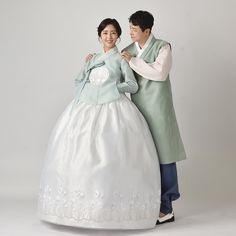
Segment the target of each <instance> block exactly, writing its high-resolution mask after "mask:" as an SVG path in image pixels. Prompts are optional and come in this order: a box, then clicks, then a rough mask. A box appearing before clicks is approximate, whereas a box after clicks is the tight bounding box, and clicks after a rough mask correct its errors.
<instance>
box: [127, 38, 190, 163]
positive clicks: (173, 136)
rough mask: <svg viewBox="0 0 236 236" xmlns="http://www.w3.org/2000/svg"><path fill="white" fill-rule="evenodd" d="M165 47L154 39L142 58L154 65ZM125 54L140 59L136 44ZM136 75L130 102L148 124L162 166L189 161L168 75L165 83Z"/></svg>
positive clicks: (163, 43)
mask: <svg viewBox="0 0 236 236" xmlns="http://www.w3.org/2000/svg"><path fill="white" fill-rule="evenodd" d="M165 44H167V42H165V41H163V40H160V39H155V38H154V37H153V39H152V40H151V42H150V44H149V46H148V47H147V48H146V49H145V50H144V52H143V54H142V55H141V57H140V58H142V59H143V60H144V61H145V62H147V63H153V62H154V61H155V60H156V58H157V56H158V53H159V50H160V48H161V47H162V46H164V45H165ZM123 51H128V52H129V53H131V55H132V56H137V54H138V52H137V49H136V45H135V44H134V43H133V44H131V45H129V46H128V47H127V48H125V49H124V50H123ZM134 75H135V77H136V80H137V82H138V85H139V90H138V92H137V93H136V94H132V95H131V99H132V101H133V102H134V103H135V104H136V106H137V107H138V109H139V110H140V111H141V113H142V114H143V116H144V117H145V119H146V121H147V123H148V125H149V128H150V131H151V133H152V136H153V139H154V142H155V145H156V148H157V152H158V155H159V161H160V164H169V163H173V162H176V161H181V160H184V159H186V154H185V150H184V146H183V142H182V139H181V136H180V132H179V128H178V124H177V120H176V116H175V110H174V106H173V101H172V92H171V84H170V79H169V75H168V77H167V79H166V80H165V81H152V80H148V79H145V78H144V77H142V76H141V75H139V74H137V73H136V72H134Z"/></svg>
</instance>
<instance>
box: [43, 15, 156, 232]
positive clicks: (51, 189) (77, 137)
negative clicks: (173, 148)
mask: <svg viewBox="0 0 236 236" xmlns="http://www.w3.org/2000/svg"><path fill="white" fill-rule="evenodd" d="M120 35H121V28H120V25H119V23H118V22H117V21H116V20H115V19H110V18H107V19H105V20H103V21H102V22H101V23H100V25H99V27H98V36H99V38H100V40H101V42H102V44H103V51H102V52H101V53H98V54H96V55H95V56H94V57H93V58H92V59H91V60H90V61H88V62H87V63H86V65H85V66H84V68H83V70H82V71H81V73H80V74H79V76H78V77H77V78H76V80H75V82H76V83H75V87H76V96H75V99H73V101H72V102H71V103H70V104H69V105H68V107H67V108H66V110H65V111H64V112H63V113H62V115H61V116H60V117H59V119H58V121H57V123H56V125H55V127H54V130H53V132H52V134H51V138H50V141H49V145H48V151H47V157H46V159H45V163H44V168H43V172H42V176H41V183H40V191H39V216H40V218H41V219H42V220H45V221H48V222H52V223H56V224H62V225H69V226H76V227H85V228H102V229H144V228H153V227H155V223H156V220H157V218H158V213H159V206H160V176H159V175H160V173H159V163H158V157H157V154H156V149H155V146H154V143H153V140H152V137H151V134H150V131H149V129H148V126H147V124H146V122H145V120H144V118H143V116H142V115H141V113H140V112H139V111H138V109H137V108H136V106H135V105H134V104H133V103H132V102H131V101H130V100H129V99H128V98H127V97H126V96H125V94H124V93H125V92H127V93H135V92H136V91H137V89H138V87H137V83H136V81H135V78H134V75H133V72H132V70H131V69H130V67H129V65H128V63H127V62H126V61H125V60H124V59H122V58H121V56H120V54H119V52H118V49H117V47H116V42H117V39H118V38H119V37H120Z"/></svg>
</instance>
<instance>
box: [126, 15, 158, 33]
mask: <svg viewBox="0 0 236 236" xmlns="http://www.w3.org/2000/svg"><path fill="white" fill-rule="evenodd" d="M129 22H130V23H132V24H133V25H135V26H139V27H140V28H141V30H142V31H144V30H145V29H150V31H151V30H152V26H153V22H154V17H153V15H152V14H151V13H150V12H147V11H136V12H135V13H134V14H132V15H131V16H130V17H129Z"/></svg>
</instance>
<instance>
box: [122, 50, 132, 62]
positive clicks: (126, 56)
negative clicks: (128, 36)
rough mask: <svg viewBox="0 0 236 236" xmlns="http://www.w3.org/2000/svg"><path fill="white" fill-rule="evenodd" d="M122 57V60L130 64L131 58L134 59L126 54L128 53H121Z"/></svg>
mask: <svg viewBox="0 0 236 236" xmlns="http://www.w3.org/2000/svg"><path fill="white" fill-rule="evenodd" d="M121 56H122V58H123V59H125V60H126V61H127V62H129V61H130V60H131V58H132V56H131V55H130V53H128V52H126V51H124V52H122V53H121Z"/></svg>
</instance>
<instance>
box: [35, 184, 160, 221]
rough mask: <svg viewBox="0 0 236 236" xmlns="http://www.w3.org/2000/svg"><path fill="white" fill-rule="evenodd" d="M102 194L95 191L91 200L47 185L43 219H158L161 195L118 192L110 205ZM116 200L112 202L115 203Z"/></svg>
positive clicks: (41, 208) (80, 193)
mask: <svg viewBox="0 0 236 236" xmlns="http://www.w3.org/2000/svg"><path fill="white" fill-rule="evenodd" d="M106 197H107V196H105V194H104V193H103V192H102V191H99V190H95V192H94V194H93V196H91V194H89V196H88V197H87V196H86V194H85V192H83V191H82V190H80V189H77V190H74V191H68V189H66V188H65V187H63V186H61V185H59V186H58V187H55V186H49V185H46V186H44V187H40V190H39V202H38V210H39V213H40V214H42V215H52V216H57V217H60V218H67V219H69V220H71V221H77V222H78V221H80V220H83V219H86V220H92V221H97V222H101V221H114V220H115V221H122V220H142V219H152V218H155V217H157V215H158V211H159V204H160V201H159V199H160V191H158V192H157V193H153V194H149V195H148V196H147V194H145V193H137V192H133V194H131V195H130V196H124V195H123V194H121V193H119V192H117V191H115V192H114V193H112V194H111V196H110V198H109V204H106V200H105V199H106ZM111 199H112V200H111Z"/></svg>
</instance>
